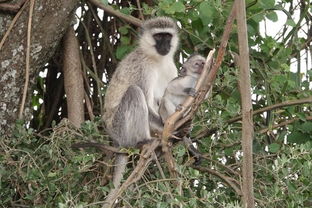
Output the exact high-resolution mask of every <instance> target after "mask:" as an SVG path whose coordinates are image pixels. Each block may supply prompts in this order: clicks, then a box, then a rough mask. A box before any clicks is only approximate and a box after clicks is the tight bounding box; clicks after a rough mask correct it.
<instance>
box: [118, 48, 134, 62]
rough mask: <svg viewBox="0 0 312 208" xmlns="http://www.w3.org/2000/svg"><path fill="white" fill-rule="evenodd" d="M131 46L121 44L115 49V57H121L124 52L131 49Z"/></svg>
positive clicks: (126, 52)
mask: <svg viewBox="0 0 312 208" xmlns="http://www.w3.org/2000/svg"><path fill="white" fill-rule="evenodd" d="M131 49H132V47H131V46H128V45H121V46H119V47H118V48H117V50H116V58H117V59H119V60H120V59H122V58H123V57H124V56H125V55H126V54H128V53H129V52H130V51H131Z"/></svg>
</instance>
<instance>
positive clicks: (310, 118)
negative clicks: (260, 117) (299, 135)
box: [257, 116, 312, 134]
mask: <svg viewBox="0 0 312 208" xmlns="http://www.w3.org/2000/svg"><path fill="white" fill-rule="evenodd" d="M305 119H306V120H308V121H310V120H312V116H307V117H306V118H305ZM299 120H300V119H299V118H294V119H290V120H286V121H283V122H281V123H279V124H274V125H272V126H271V127H269V128H264V129H261V130H259V131H258V132H257V133H259V134H264V133H266V132H268V131H271V130H272V129H276V128H280V127H283V126H287V125H289V124H291V123H294V122H296V121H299Z"/></svg>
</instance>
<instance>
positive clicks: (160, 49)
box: [155, 44, 170, 56]
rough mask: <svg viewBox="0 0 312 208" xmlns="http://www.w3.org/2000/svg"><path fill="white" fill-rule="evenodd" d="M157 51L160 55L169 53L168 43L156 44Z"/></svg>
mask: <svg viewBox="0 0 312 208" xmlns="http://www.w3.org/2000/svg"><path fill="white" fill-rule="evenodd" d="M155 48H156V50H157V52H158V53H159V54H160V55H162V56H165V55H167V54H168V53H169V51H170V45H169V46H168V45H165V44H157V45H156V46H155Z"/></svg>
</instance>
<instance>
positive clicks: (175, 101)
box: [159, 55, 205, 123]
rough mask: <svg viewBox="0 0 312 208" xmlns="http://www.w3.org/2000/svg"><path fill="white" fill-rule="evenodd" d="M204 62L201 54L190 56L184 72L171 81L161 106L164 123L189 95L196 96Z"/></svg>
mask: <svg viewBox="0 0 312 208" xmlns="http://www.w3.org/2000/svg"><path fill="white" fill-rule="evenodd" d="M204 64H205V58H204V57H202V56H201V55H193V56H190V58H189V59H188V60H187V61H186V62H185V63H184V64H183V66H182V70H181V71H182V74H181V75H180V76H179V77H176V78H174V79H173V80H172V81H171V82H170V83H169V85H168V87H167V89H166V91H165V94H164V96H163V97H162V99H161V103H160V107H159V114H160V116H161V119H162V121H163V123H164V122H165V121H166V120H167V118H168V117H169V116H170V115H172V114H173V113H174V112H175V111H176V110H177V107H178V106H179V105H181V104H182V103H183V102H184V100H185V99H186V98H187V96H189V95H191V96H194V91H195V89H194V87H195V85H196V82H197V79H198V78H199V76H200V74H201V72H202V70H203V67H204Z"/></svg>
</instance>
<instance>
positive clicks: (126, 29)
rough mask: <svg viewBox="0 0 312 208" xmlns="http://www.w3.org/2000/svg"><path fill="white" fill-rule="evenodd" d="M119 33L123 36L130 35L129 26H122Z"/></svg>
mask: <svg viewBox="0 0 312 208" xmlns="http://www.w3.org/2000/svg"><path fill="white" fill-rule="evenodd" d="M118 31H119V32H120V34H122V35H126V34H128V32H129V30H128V26H122V27H120V28H119V29H118Z"/></svg>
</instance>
